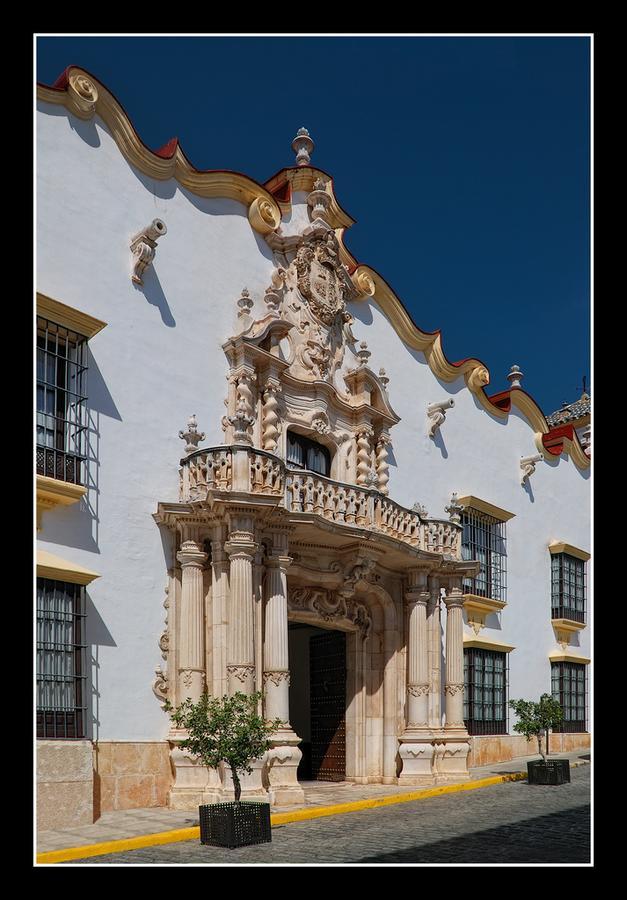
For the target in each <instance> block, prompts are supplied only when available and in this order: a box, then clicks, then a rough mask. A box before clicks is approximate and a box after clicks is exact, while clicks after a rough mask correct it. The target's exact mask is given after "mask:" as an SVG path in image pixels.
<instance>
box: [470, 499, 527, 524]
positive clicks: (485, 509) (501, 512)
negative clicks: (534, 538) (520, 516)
mask: <svg viewBox="0 0 627 900" xmlns="http://www.w3.org/2000/svg"><path fill="white" fill-rule="evenodd" d="M457 502H458V503H461V505H462V506H464V507H466V508H470V509H474V510H476V511H477V512H482V513H485V514H486V515H487V516H492V518H494V519H499V521H501V522H507V521H509V519H513V518H514V516H515V515H516V513H513V512H508V511H507V510H506V509H502V508H501V507H500V506H495V505H494V504H493V503H488V502H487V500H480V499H479V497H473V495H472V494H468V495H467V496H465V497H458V498H457Z"/></svg>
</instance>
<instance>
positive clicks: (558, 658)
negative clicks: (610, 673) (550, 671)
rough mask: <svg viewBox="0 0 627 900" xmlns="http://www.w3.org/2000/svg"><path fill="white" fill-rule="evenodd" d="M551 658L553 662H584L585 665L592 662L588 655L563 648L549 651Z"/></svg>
mask: <svg viewBox="0 0 627 900" xmlns="http://www.w3.org/2000/svg"><path fill="white" fill-rule="evenodd" d="M549 659H550V660H551V661H552V662H573V663H583V664H584V665H585V666H587V665H588V664H589V663H590V662H591V660H590V659H589V658H588V657H587V656H578V655H577V654H576V653H566V652H564V651H562V650H552V651H551V652H550V653H549Z"/></svg>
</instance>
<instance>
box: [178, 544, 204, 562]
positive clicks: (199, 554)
mask: <svg viewBox="0 0 627 900" xmlns="http://www.w3.org/2000/svg"><path fill="white" fill-rule="evenodd" d="M176 558H177V559H178V561H179V562H180V564H181V566H182V567H183V568H185V567H186V566H196V567H197V568H202V567H203V566H204V564H205V562H206V561H207V554H206V553H204V552H203V551H202V550H201V549H200V545H199V544H197V543H196V541H183V543H182V544H181V548H180V550H179V552H178V553H177V554H176Z"/></svg>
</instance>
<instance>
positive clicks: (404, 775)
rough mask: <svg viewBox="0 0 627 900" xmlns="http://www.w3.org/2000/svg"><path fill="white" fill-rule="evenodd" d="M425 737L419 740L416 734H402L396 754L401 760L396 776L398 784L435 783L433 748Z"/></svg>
mask: <svg viewBox="0 0 627 900" xmlns="http://www.w3.org/2000/svg"><path fill="white" fill-rule="evenodd" d="M425 738H426V739H425ZM425 738H423V739H422V740H420V739H419V737H418V736H417V735H412V734H404V735H403V736H402V738H401V745H400V747H399V749H398V754H399V756H400V758H401V759H402V760H403V768H402V770H401V774H400V775H399V778H398V783H399V785H413V784H435V780H434V773H433V757H434V753H435V748H434V746H433V743H432V741H431V740H430V739H429V738H428V737H426V736H425Z"/></svg>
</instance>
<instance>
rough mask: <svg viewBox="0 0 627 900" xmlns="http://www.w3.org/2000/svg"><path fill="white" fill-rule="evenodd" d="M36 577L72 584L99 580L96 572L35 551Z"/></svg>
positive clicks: (52, 555)
mask: <svg viewBox="0 0 627 900" xmlns="http://www.w3.org/2000/svg"><path fill="white" fill-rule="evenodd" d="M37 576H38V577H39V578H52V579H54V581H69V582H71V583H72V584H90V583H91V582H92V581H93V580H94V578H100V575H99V574H98V573H97V572H92V571H91V570H90V569H85V568H84V567H83V566H79V565H78V564H77V563H73V562H69V561H68V560H67V559H61V557H60V556H55V555H54V553H48V551H47V550H38V551H37Z"/></svg>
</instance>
